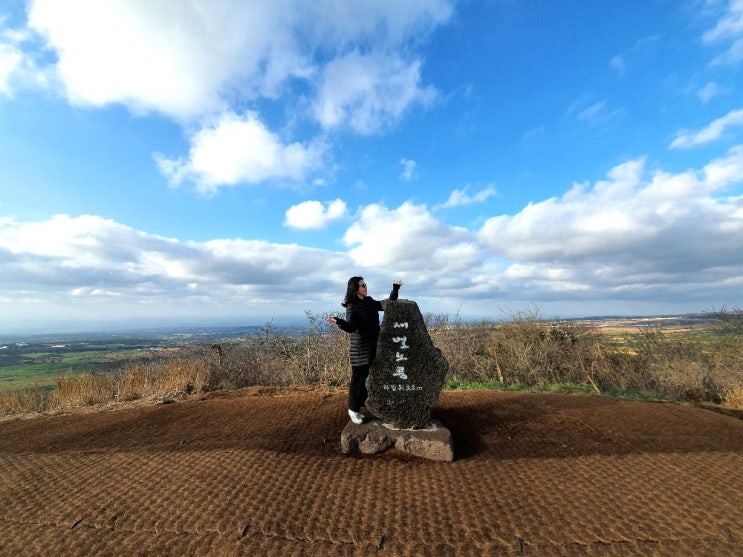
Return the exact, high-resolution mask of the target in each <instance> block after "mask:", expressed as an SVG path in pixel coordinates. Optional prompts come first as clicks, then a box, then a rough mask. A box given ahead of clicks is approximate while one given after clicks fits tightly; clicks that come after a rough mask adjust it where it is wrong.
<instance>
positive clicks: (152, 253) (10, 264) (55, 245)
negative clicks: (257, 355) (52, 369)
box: [0, 215, 349, 327]
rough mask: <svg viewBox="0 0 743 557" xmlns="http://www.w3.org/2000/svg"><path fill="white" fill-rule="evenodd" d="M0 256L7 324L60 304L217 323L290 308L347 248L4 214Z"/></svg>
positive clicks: (63, 308)
mask: <svg viewBox="0 0 743 557" xmlns="http://www.w3.org/2000/svg"><path fill="white" fill-rule="evenodd" d="M0 262H2V263H1V264H0V290H2V291H3V292H7V293H10V292H12V293H13V296H12V297H11V298H10V299H9V300H8V301H7V303H4V305H5V306H6V308H5V309H4V311H3V312H0V314H2V316H0V322H3V321H6V322H5V325H6V326H11V327H15V326H16V325H17V323H15V319H16V318H17V319H21V318H22V317H23V316H27V317H28V316H31V315H34V314H37V313H38V314H39V317H40V318H41V322H43V323H50V322H53V321H54V320H55V312H56V311H59V314H60V315H65V316H67V317H66V318H67V319H70V320H75V319H77V318H86V319H88V318H93V317H95V316H96V315H97V317H98V318H99V319H102V318H104V316H105V319H107V320H113V321H116V320H124V319H130V318H136V317H138V316H143V317H147V318H148V319H152V318H153V315H152V312H153V309H152V308H153V307H155V308H159V309H156V310H155V313H156V314H159V315H161V316H168V317H169V318H175V317H176V316H180V315H184V316H186V317H187V318H188V319H191V320H194V319H203V318H207V317H211V318H212V319H217V320H220V321H221V322H224V319H225V318H234V317H236V316H237V317H239V316H241V315H242V319H243V320H244V319H250V316H251V315H253V316H256V315H262V316H269V317H270V316H271V315H277V314H279V315H282V314H284V315H285V314H286V313H287V312H285V311H283V310H282V307H292V308H294V309H297V306H296V304H297V303H299V302H298V300H299V299H298V298H297V294H298V293H306V292H319V291H322V289H326V288H327V280H328V275H329V274H330V275H332V273H328V272H327V268H333V269H346V268H348V267H349V260H348V258H347V257H346V256H344V255H343V254H339V253H335V252H330V251H326V250H318V249H313V248H305V247H301V246H297V245H287V244H277V243H268V242H262V241H250V240H212V241H209V242H203V243H197V242H183V241H180V240H177V239H168V238H162V237H159V236H154V235H151V234H147V233H145V232H141V231H138V230H134V229H132V228H130V227H127V226H124V225H121V224H119V223H116V222H114V221H111V220H107V219H103V218H100V217H97V216H92V215H83V216H79V217H70V216H66V215H59V216H56V217H54V218H52V219H49V220H46V221H41V222H23V221H18V220H17V219H11V218H2V219H0ZM322 297H323V296H322V295H320V298H321V299H322ZM308 304H310V302H308ZM314 304H315V305H313V306H312V307H315V306H316V304H317V302H314ZM303 309H304V308H299V310H300V312H301V311H302V310H303ZM258 312H261V313H258ZM8 319H10V320H11V321H10V322H7V320H8Z"/></svg>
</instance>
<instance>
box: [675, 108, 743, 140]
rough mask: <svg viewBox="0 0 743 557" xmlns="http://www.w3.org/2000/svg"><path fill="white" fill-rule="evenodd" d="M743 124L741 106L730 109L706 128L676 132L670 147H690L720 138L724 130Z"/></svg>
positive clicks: (742, 109)
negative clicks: (736, 108)
mask: <svg viewBox="0 0 743 557" xmlns="http://www.w3.org/2000/svg"><path fill="white" fill-rule="evenodd" d="M740 125H743V108H741V109H738V110H731V111H730V112H728V113H727V114H726V115H725V116H723V117H721V118H718V119H717V120H715V121H714V122H712V123H711V124H709V125H708V126H707V127H706V128H703V129H701V130H699V131H696V132H693V131H688V130H684V131H681V132H679V133H678V135H677V136H676V139H674V140H673V142H672V143H671V145H670V148H671V149H690V148H691V147H696V146H697V145H703V144H705V143H709V142H711V141H715V140H717V139H720V138H721V137H722V136H723V134H724V133H725V131H726V130H727V129H729V128H731V127H735V126H740Z"/></svg>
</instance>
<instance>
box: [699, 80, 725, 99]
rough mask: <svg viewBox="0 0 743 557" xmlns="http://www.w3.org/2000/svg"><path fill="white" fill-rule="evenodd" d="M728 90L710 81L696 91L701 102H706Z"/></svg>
mask: <svg viewBox="0 0 743 557" xmlns="http://www.w3.org/2000/svg"><path fill="white" fill-rule="evenodd" d="M728 92H729V91H728V90H727V89H725V88H724V87H720V86H719V85H718V84H717V83H715V82H714V81H710V82H708V83H706V84H705V86H704V87H702V88H701V89H700V90H699V91H698V92H697V96H698V97H699V100H701V101H702V104H707V103H708V102H709V101H711V100H712V99H713V98H715V97H719V96H722V95H727V94H728Z"/></svg>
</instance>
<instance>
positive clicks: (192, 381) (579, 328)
mask: <svg viewBox="0 0 743 557" xmlns="http://www.w3.org/2000/svg"><path fill="white" fill-rule="evenodd" d="M306 317H307V322H308V323H307V327H306V329H304V330H302V331H296V332H294V333H292V334H287V333H285V332H278V331H276V330H275V329H274V327H273V326H272V324H271V323H269V324H267V325H266V326H265V327H264V329H263V331H262V332H261V334H259V335H255V336H252V337H247V338H244V339H239V340H230V341H225V342H223V343H219V344H212V345H201V346H192V347H190V348H188V349H183V350H182V351H181V352H180V353H178V354H176V355H168V356H164V357H162V358H161V359H158V360H154V361H150V362H147V363H137V362H131V363H127V364H125V365H124V366H123V367H121V368H120V369H119V370H118V371H117V372H116V373H109V374H91V373H85V374H82V375H78V376H65V377H60V378H58V380H57V384H56V389H55V390H54V391H53V393H51V394H50V393H49V392H48V391H44V390H42V389H40V388H38V387H35V388H31V389H26V390H22V391H15V392H10V391H4V392H1V393H0V415H7V414H16V413H23V412H45V411H49V410H54V409H57V408H60V407H69V406H79V405H90V404H98V403H101V402H107V401H112V400H119V401H129V400H137V399H142V398H149V397H162V396H169V397H173V398H177V397H182V396H186V395H189V394H191V393H199V392H203V391H207V390H216V389H234V388H242V387H247V386H252V385H263V386H301V385H321V386H327V387H338V386H343V385H346V384H347V381H348V377H349V363H348V346H349V336H348V335H347V334H345V333H344V332H342V331H340V330H339V329H338V328H337V327H333V326H329V325H328V324H327V323H325V315H324V314H313V313H310V312H307V313H306ZM716 318H717V320H716V325H715V326H713V327H711V328H709V329H705V330H704V331H701V332H696V333H689V332H679V331H671V332H668V331H664V330H662V329H659V328H654V329H653V328H649V329H648V328H646V329H642V330H637V331H636V332H634V333H627V332H626V331H625V332H623V333H622V334H621V335H618V334H606V333H601V332H600V331H598V330H596V329H592V328H590V327H588V326H584V325H578V324H575V323H572V322H561V321H546V320H542V319H541V318H540V317H539V315H538V312H537V311H532V312H527V313H521V314H517V315H514V316H512V317H511V319H510V321H506V322H502V323H494V322H481V323H464V322H462V321H461V320H460V319H456V320H454V321H450V319H449V317H448V316H446V315H428V316H427V317H426V323H427V326H428V329H429V331H430V333H431V337H432V339H433V341H434V343H435V344H436V345H437V346H438V347H439V348H440V349H441V351H442V353H443V354H444V356H445V357H446V358H447V360H448V361H449V364H450V370H449V377H448V380H449V384H450V385H467V384H476V385H483V384H485V385H489V386H494V387H500V388H536V389H542V390H550V389H554V388H555V387H556V386H557V387H559V388H562V387H564V386H567V388H574V389H575V390H582V391H585V392H596V393H601V394H611V395H617V394H620V395H626V394H645V395H646V396H652V397H659V398H669V399H675V400H688V401H694V402H712V403H716V404H723V405H725V406H727V407H730V408H743V325H742V323H743V317H742V314H741V311H740V310H735V311H734V312H728V311H725V310H723V311H721V312H718V313H717V314H716ZM571 386H572V387H571Z"/></svg>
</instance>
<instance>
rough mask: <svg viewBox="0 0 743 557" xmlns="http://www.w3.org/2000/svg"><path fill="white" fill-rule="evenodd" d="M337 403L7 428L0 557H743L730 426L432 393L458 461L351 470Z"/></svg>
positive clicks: (259, 404) (680, 412)
mask: <svg viewBox="0 0 743 557" xmlns="http://www.w3.org/2000/svg"><path fill="white" fill-rule="evenodd" d="M345 398H346V395H345V393H343V392H342V391H337V392H326V391H317V390H302V389H257V388H253V389H246V390H242V391H234V392H224V393H211V394H209V395H206V396H202V397H198V398H193V399H190V400H186V401H182V402H178V403H175V404H166V405H139V406H136V407H132V408H126V409H116V410H101V411H96V412H92V413H85V414H81V413H71V414H68V415H56V416H40V417H35V418H32V419H18V420H7V421H4V422H1V423H0V532H2V535H0V555H14V556H15V555H127V556H129V555H436V556H439V555H494V554H498V555H501V554H505V555H521V554H524V555H540V556H541V555H743V420H739V419H736V418H735V417H731V416H725V415H722V414H718V413H715V412H712V411H709V410H705V409H701V408H695V407H691V406H687V405H682V404H661V403H649V402H629V401H619V400H614V399H608V398H603V397H593V396H580V395H536V394H527V393H502V392H493V391H466V392H445V393H442V395H441V398H440V400H439V402H438V404H437V406H436V408H435V410H434V417H435V418H437V419H439V420H441V421H442V422H443V423H444V425H446V426H447V427H448V428H449V429H450V430H451V431H452V434H453V436H454V439H455V444H456V446H455V461H454V462H450V463H442V462H429V461H424V460H420V459H416V458H413V457H409V456H406V455H403V454H401V453H396V452H388V453H385V454H384V455H378V456H365V455H354V456H344V455H342V454H341V453H340V434H341V431H342V430H343V427H344V426H345V425H346V421H347V419H348V418H347V415H346V412H345V406H344V404H345Z"/></svg>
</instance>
